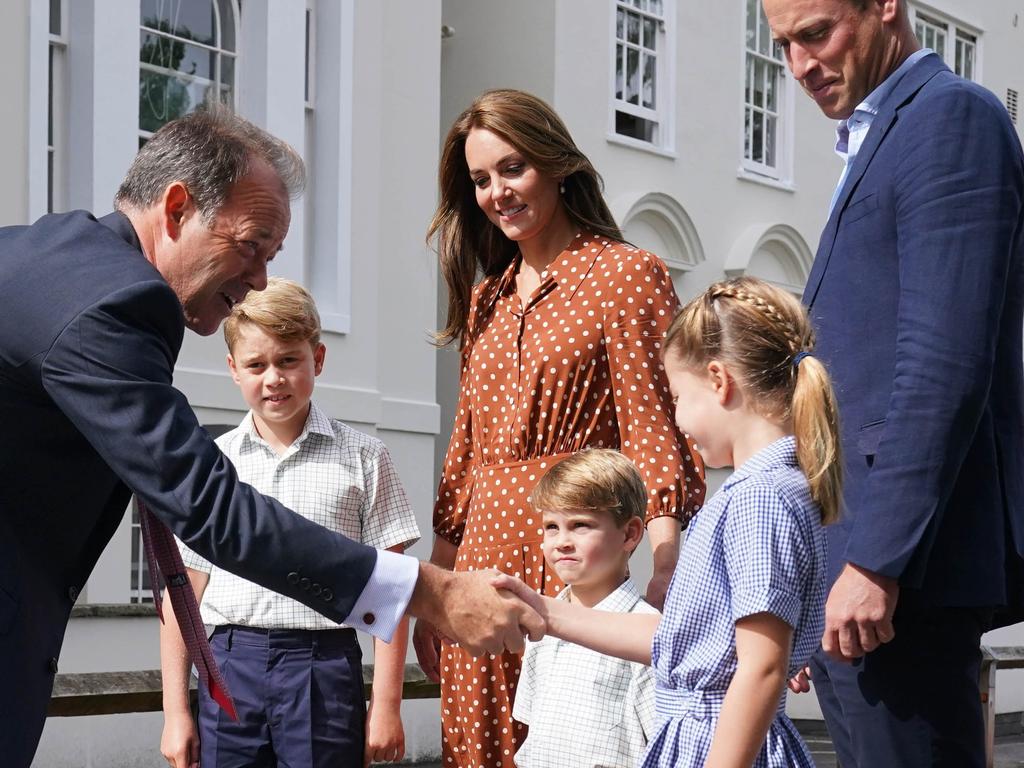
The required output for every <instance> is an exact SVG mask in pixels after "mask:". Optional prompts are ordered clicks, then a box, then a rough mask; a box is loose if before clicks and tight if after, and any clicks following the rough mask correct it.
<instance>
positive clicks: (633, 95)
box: [625, 48, 640, 104]
mask: <svg viewBox="0 0 1024 768" xmlns="http://www.w3.org/2000/svg"><path fill="white" fill-rule="evenodd" d="M625 98H626V101H628V102H629V103H631V104H639V103H640V51H638V50H636V49H635V48H627V49H626V97H625Z"/></svg>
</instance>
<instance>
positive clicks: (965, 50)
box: [914, 9, 980, 82]
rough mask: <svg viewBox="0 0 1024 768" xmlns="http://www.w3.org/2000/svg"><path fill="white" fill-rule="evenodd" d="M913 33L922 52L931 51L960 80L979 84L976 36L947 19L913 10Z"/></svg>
mask: <svg viewBox="0 0 1024 768" xmlns="http://www.w3.org/2000/svg"><path fill="white" fill-rule="evenodd" d="M914 32H915V34H916V35H917V39H918V40H919V41H920V42H921V45H923V46H924V47H925V48H931V49H932V50H933V51H935V52H936V53H937V54H938V55H939V56H941V57H942V59H943V60H944V61H945V62H946V65H947V66H948V67H949V68H950V69H952V70H953V71H954V72H956V73H957V74H958V75H960V77H963V78H965V79H967V80H974V81H976V82H980V76H979V73H978V33H977V32H975V31H973V30H971V29H969V28H966V27H965V26H964V25H962V24H958V23H956V22H954V21H952V20H950V19H945V18H943V17H942V16H939V15H937V14H933V13H930V12H929V13H924V12H922V11H919V10H917V9H915V10H914Z"/></svg>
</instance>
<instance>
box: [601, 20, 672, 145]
mask: <svg viewBox="0 0 1024 768" xmlns="http://www.w3.org/2000/svg"><path fill="white" fill-rule="evenodd" d="M645 2H646V0H611V2H610V4H609V9H610V13H609V41H610V55H609V59H610V67H609V73H608V136H607V138H608V141H610V142H612V143H615V144H624V145H626V146H629V147H635V148H637V149H644V150H647V151H649V152H654V153H655V154H660V155H666V156H668V157H675V103H676V96H675V94H676V83H675V79H676V76H675V73H676V65H675V62H676V41H677V37H678V32H677V29H676V0H662V13H661V15H660V16H658V14H656V13H652V12H650V11H649V10H646V6H645V7H644V8H639V7H637V5H636V3H641V4H643V3H645ZM620 8H621V9H623V10H624V11H626V12H629V13H635V14H638V15H641V16H646V17H648V18H650V19H652V20H654V21H655V23H656V24H657V27H658V33H659V34H658V43H657V47H656V49H655V53H656V57H655V61H656V66H655V75H654V78H655V89H656V90H655V94H654V104H655V107H654V109H650V108H647V107H644V106H643V105H637V104H631V103H629V102H627V101H623V100H620V99H618V98H616V96H615V89H616V75H617V59H618V52H617V47H618V43H619V40H618V33H617V28H616V18H617V14H618V11H619V9H620ZM640 77H641V79H642V77H643V75H642V73H641V74H640ZM617 112H625V113H627V114H630V115H634V116H636V117H639V118H642V119H644V120H649V121H651V122H652V123H654V126H655V127H654V133H655V138H654V140H653V141H644V140H642V139H637V138H635V137H633V136H628V135H625V134H621V133H618V132H616V130H615V116H616V113H617Z"/></svg>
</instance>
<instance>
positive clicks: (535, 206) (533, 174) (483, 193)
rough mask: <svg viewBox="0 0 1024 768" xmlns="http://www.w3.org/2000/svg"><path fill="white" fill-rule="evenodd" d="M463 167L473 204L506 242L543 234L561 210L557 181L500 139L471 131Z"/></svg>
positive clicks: (486, 133)
mask: <svg viewBox="0 0 1024 768" xmlns="http://www.w3.org/2000/svg"><path fill="white" fill-rule="evenodd" d="M466 165H467V166H468V167H469V174H470V177H471V178H472V179H473V185H474V186H475V187H476V203H477V205H479V206H480V208H481V210H482V211H483V212H484V214H485V215H486V216H487V218H488V219H489V220H490V222H491V223H492V224H494V226H496V227H498V229H500V230H501V231H502V233H503V234H504V235H505V237H507V238H508V239H509V240H514V241H516V242H522V241H524V240H530V239H532V238H534V237H536V236H537V235H539V234H541V233H542V232H544V230H545V229H546V228H547V227H548V225H550V224H551V222H552V220H554V219H555V216H556V214H557V213H558V212H559V210H560V209H561V208H562V198H561V195H560V194H559V191H558V180H557V179H553V178H551V177H548V176H545V175H543V174H541V172H540V171H538V170H537V169H536V168H534V167H533V166H532V165H530V163H529V162H528V161H527V160H526V157H525V156H524V155H523V154H522V153H521V152H520V151H519V150H517V149H516V148H515V147H514V146H512V145H511V144H509V143H508V142H507V141H505V140H504V139H503V138H502V137H501V136H499V135H498V134H496V133H493V132H492V131H489V130H487V129H486V128H473V129H472V130H471V131H470V132H469V135H468V136H467V137H466Z"/></svg>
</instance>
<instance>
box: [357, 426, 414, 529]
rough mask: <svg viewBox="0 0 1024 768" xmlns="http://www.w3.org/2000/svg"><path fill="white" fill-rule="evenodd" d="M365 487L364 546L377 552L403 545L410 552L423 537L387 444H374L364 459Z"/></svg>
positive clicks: (363, 513)
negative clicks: (375, 549) (373, 548)
mask: <svg viewBox="0 0 1024 768" xmlns="http://www.w3.org/2000/svg"><path fill="white" fill-rule="evenodd" d="M363 488H364V491H365V493H366V497H365V506H364V508H363V511H362V516H363V526H362V527H363V536H362V539H363V543H364V544H368V545H370V546H371V547H376V548H377V549H390V548H391V547H394V546H397V545H399V544H401V545H402V547H403V548H404V549H408V548H409V547H411V546H412V545H413V544H415V543H416V542H417V541H419V538H420V529H419V526H418V525H416V517H415V515H413V511H412V507H411V506H410V505H409V499H408V497H406V495H405V488H403V487H402V481H401V480H399V478H398V472H397V471H396V470H395V465H394V463H393V462H392V461H391V454H390V453H389V452H388V449H387V448H386V447H385V446H384V444H383V443H380V442H379V441H374V442H373V443H372V444H371V445H370V447H369V449H368V450H367V451H365V453H364V457H363Z"/></svg>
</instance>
